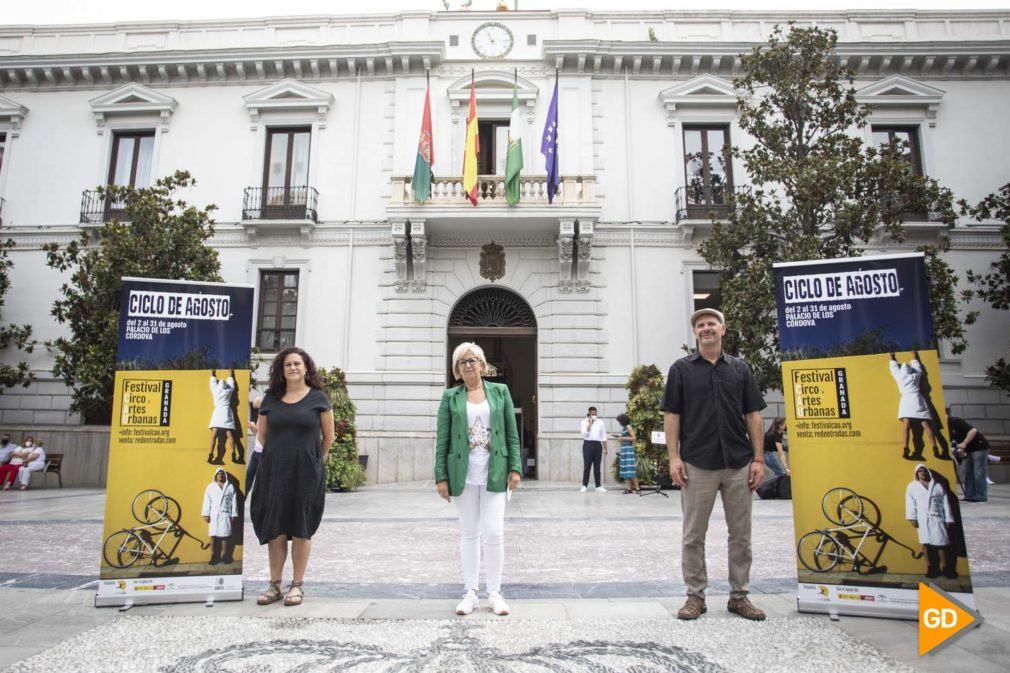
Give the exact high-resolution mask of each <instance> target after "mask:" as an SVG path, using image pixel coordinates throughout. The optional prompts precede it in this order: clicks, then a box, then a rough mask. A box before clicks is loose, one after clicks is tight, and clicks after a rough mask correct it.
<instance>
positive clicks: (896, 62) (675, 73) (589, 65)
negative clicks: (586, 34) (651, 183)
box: [544, 39, 1010, 79]
mask: <svg viewBox="0 0 1010 673" xmlns="http://www.w3.org/2000/svg"><path fill="white" fill-rule="evenodd" d="M758 44H761V43H758V42H720V41H706V42H651V41H645V42H630V41H614V40H592V39H586V40H544V60H545V61H546V62H547V63H548V64H549V65H551V66H554V67H557V68H560V69H562V70H564V71H565V72H568V73H577V74H591V75H593V76H594V77H623V76H624V75H625V73H627V74H628V75H630V76H632V77H643V78H655V77H697V76H699V75H704V74H709V75H717V76H719V77H724V78H733V77H736V76H737V75H738V74H739V73H740V68H741V61H740V56H741V55H742V54H749V53H750V52H751V50H752V49H753V47H754V46H756V45H758ZM834 60H835V62H837V63H842V64H844V65H846V66H847V67H849V68H850V69H851V70H853V72H854V73H855V74H856V77H857V78H871V77H873V78H875V77H884V76H888V75H894V74H906V75H914V76H915V77H916V78H917V79H930V78H941V79H950V78H952V77H956V78H970V79H1002V78H1005V77H1007V76H1008V75H1010V40H1005V39H1003V40H961V41H930V42H909V41H903V40H890V41H887V42H849V43H844V44H841V43H840V44H839V45H838V47H837V49H836V55H835V58H834Z"/></svg>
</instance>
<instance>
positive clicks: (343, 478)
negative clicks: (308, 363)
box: [319, 367, 365, 491]
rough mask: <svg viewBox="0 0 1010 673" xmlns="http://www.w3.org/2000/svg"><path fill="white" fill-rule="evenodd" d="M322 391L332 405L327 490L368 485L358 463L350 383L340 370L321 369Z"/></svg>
mask: <svg viewBox="0 0 1010 673" xmlns="http://www.w3.org/2000/svg"><path fill="white" fill-rule="evenodd" d="M319 375H320V376H322V377H323V391H324V392H325V393H326V397H328V398H329V400H330V404H332V405H333V446H331V447H330V456H329V458H328V459H327V461H326V487H327V488H330V489H334V490H336V489H340V490H342V491H353V490H354V489H356V488H357V487H359V486H361V485H362V484H364V483H365V471H364V470H362V469H361V464H360V463H359V462H358V444H357V435H358V431H357V429H356V428H355V427H354V416H355V413H356V409H355V407H354V402H353V401H351V397H350V395H348V394H347V380H346V378H345V377H344V372H342V371H341V370H340V369H339V368H337V367H334V368H333V369H326V368H322V367H321V368H320V369H319Z"/></svg>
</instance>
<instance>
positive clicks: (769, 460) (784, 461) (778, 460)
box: [764, 416, 792, 477]
mask: <svg viewBox="0 0 1010 673" xmlns="http://www.w3.org/2000/svg"><path fill="white" fill-rule="evenodd" d="M785 431H786V419H785V418H783V417H782V416H776V417H775V420H773V421H772V424H771V425H770V426H768V432H766V433H765V453H764V456H765V465H767V466H768V469H769V470H771V471H772V472H773V473H774V474H775V476H776V477H781V476H782V475H784V474H792V472H791V471H790V469H789V458H788V456H787V455H786V453H787V451H786V448H785V446H784V445H783V441H784V440H783V438H782V434H783V433H784V432H785Z"/></svg>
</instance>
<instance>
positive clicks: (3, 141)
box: [0, 133, 7, 171]
mask: <svg viewBox="0 0 1010 673" xmlns="http://www.w3.org/2000/svg"><path fill="white" fill-rule="evenodd" d="M6 148H7V134H6V133H0V171H2V170H3V168H4V150H5V149H6Z"/></svg>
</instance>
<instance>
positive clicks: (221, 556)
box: [201, 467, 236, 566]
mask: <svg viewBox="0 0 1010 673" xmlns="http://www.w3.org/2000/svg"><path fill="white" fill-rule="evenodd" d="M201 514H202V515H203V520H204V521H206V522H207V523H208V524H209V526H208V535H210V540H211V555H210V565H212V566H214V565H217V564H219V563H231V562H232V560H233V559H232V549H233V547H232V545H231V543H230V542H229V538H231V530H232V524H233V523H234V522H235V517H236V512H235V487H234V486H232V484H231V483H230V481H229V480H228V474H227V473H226V472H225V471H224V468H220V467H219V468H217V470H216V471H215V472H214V481H212V482H211V483H209V484H207V488H206V489H205V490H204V492H203V511H202V512H201Z"/></svg>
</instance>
